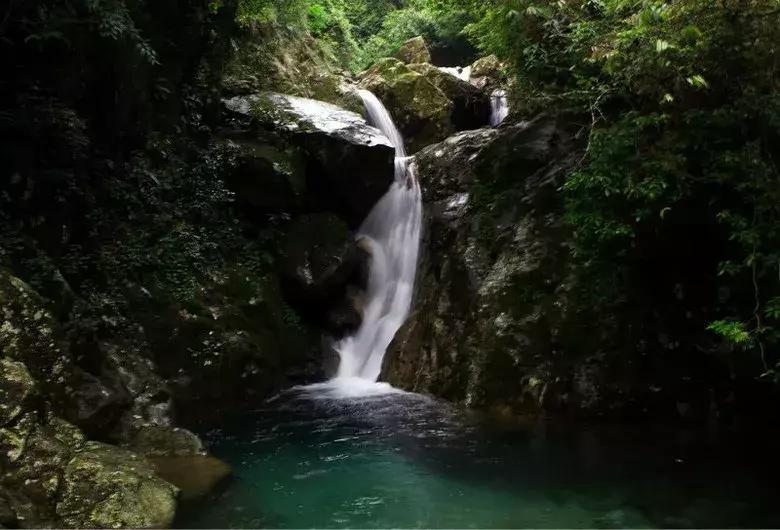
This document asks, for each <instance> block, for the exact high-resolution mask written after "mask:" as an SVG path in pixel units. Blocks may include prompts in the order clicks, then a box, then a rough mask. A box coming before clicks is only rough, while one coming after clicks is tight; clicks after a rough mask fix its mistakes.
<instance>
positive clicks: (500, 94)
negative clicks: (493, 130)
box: [490, 89, 509, 127]
mask: <svg viewBox="0 0 780 530" xmlns="http://www.w3.org/2000/svg"><path fill="white" fill-rule="evenodd" d="M508 115H509V99H508V98H507V96H506V91H505V90H500V89H499V90H494V91H493V93H492V94H491V95H490V125H491V126H493V127H498V126H499V125H501V122H503V121H504V120H505V119H506V117H507V116H508Z"/></svg>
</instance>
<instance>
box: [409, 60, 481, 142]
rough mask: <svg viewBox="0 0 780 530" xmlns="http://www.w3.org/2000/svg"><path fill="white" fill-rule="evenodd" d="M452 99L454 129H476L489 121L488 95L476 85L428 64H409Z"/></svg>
mask: <svg viewBox="0 0 780 530" xmlns="http://www.w3.org/2000/svg"><path fill="white" fill-rule="evenodd" d="M409 68H410V69H412V70H414V71H415V72H417V73H419V74H421V75H423V76H425V77H426V79H428V80H429V81H430V82H431V83H433V85H435V86H436V87H437V88H438V89H439V90H441V91H442V92H444V94H445V95H446V96H447V97H448V98H449V99H450V101H452V105H453V108H452V115H451V117H450V119H451V121H452V125H453V127H454V128H455V130H456V131H464V130H470V129H478V128H480V127H484V126H485V125H487V124H488V122H489V121H490V97H489V95H488V93H487V92H485V91H483V90H480V89H478V88H477V87H476V86H474V85H472V84H471V83H468V82H466V81H463V80H462V79H459V78H457V77H455V76H454V75H452V74H449V73H447V72H443V71H442V70H440V69H439V68H437V67H435V66H433V65H431V64H429V63H422V64H411V65H409Z"/></svg>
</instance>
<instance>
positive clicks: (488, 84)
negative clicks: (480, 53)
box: [471, 55, 507, 93]
mask: <svg viewBox="0 0 780 530" xmlns="http://www.w3.org/2000/svg"><path fill="white" fill-rule="evenodd" d="M505 69H506V65H505V64H504V63H502V62H501V60H500V59H499V58H498V57H496V56H495V55H488V56H487V57H481V58H479V59H477V60H476V61H474V63H473V64H472V65H471V84H472V85H474V86H475V87H477V88H478V89H480V90H484V91H485V92H486V93H487V92H490V91H492V90H496V89H498V88H501V87H503V86H505V85H506V84H507V79H506V74H505Z"/></svg>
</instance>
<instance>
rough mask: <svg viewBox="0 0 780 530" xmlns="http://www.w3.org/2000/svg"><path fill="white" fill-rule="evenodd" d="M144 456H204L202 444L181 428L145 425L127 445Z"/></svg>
mask: <svg viewBox="0 0 780 530" xmlns="http://www.w3.org/2000/svg"><path fill="white" fill-rule="evenodd" d="M127 447H128V449H131V450H133V451H135V452H136V453H140V454H142V455H144V456H197V455H204V454H206V450H205V449H204V448H203V442H201V440H200V438H198V436H197V435H195V434H194V433H192V432H190V431H188V430H187V429H183V428H181V427H169V426H166V425H146V426H143V427H141V428H140V429H138V430H137V431H136V432H135V433H134V434H133V436H132V438H131V440H130V442H129V443H128V445H127Z"/></svg>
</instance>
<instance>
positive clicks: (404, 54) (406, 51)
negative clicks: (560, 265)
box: [395, 37, 431, 64]
mask: <svg viewBox="0 0 780 530" xmlns="http://www.w3.org/2000/svg"><path fill="white" fill-rule="evenodd" d="M395 57H396V59H398V60H400V61H403V62H404V63H406V64H416V63H430V62H431V52H430V51H428V45H427V44H426V43H425V39H423V38H422V37H413V38H411V39H409V40H408V41H406V42H405V43H404V44H403V45H402V46H401V48H400V49H399V50H398V52H397V53H396V54H395Z"/></svg>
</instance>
